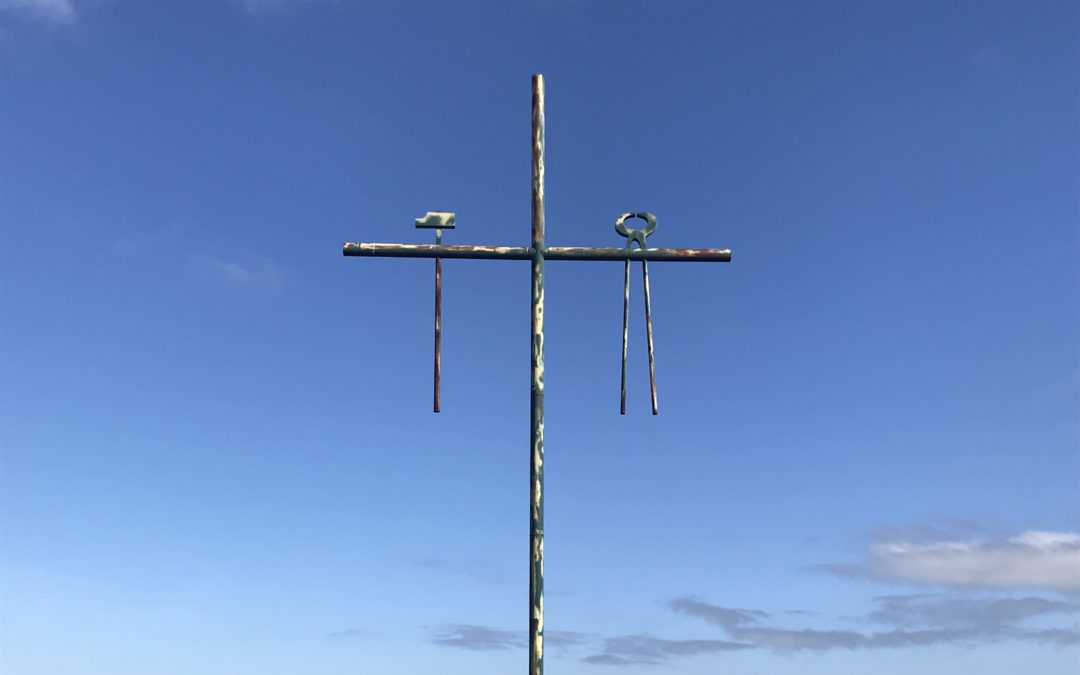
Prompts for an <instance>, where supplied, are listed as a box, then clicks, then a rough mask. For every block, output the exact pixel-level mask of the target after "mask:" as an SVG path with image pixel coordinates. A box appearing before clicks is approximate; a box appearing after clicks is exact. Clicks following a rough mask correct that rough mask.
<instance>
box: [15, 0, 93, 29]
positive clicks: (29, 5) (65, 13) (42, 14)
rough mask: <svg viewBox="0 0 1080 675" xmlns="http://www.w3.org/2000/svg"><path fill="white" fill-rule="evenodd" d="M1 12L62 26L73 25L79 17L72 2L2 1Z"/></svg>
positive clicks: (59, 0)
mask: <svg viewBox="0 0 1080 675" xmlns="http://www.w3.org/2000/svg"><path fill="white" fill-rule="evenodd" d="M0 10H5V11H9V12H17V13H19V14H25V15H28V16H33V17H36V18H39V19H43V20H45V21H51V22H53V23H61V24H66V23H72V22H73V21H75V19H76V18H77V16H78V15H77V14H76V13H75V6H74V5H72V4H71V0H0Z"/></svg>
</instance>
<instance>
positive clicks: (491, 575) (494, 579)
mask: <svg viewBox="0 0 1080 675" xmlns="http://www.w3.org/2000/svg"><path fill="white" fill-rule="evenodd" d="M410 559H411V560H412V562H413V564H415V565H417V566H419V567H423V568H424V569H427V570H436V571H440V572H445V573H447V574H453V575H456V576H460V577H465V578H467V579H472V580H473V581H477V582H480V583H482V584H506V583H510V578H509V577H508V576H507V574H506V572H505V571H503V570H501V569H499V568H497V567H496V566H495V565H493V564H491V563H489V562H485V561H483V560H464V561H451V560H447V559H445V558H434V557H431V556H414V557H412V558H410Z"/></svg>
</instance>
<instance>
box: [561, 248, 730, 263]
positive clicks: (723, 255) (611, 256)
mask: <svg viewBox="0 0 1080 675" xmlns="http://www.w3.org/2000/svg"><path fill="white" fill-rule="evenodd" d="M544 257H545V258H547V259H548V260H648V261H650V262H653V261H655V262H664V261H668V260H679V261H682V262H731V249H729V248H649V249H645V250H641V249H633V250H627V249H625V248H590V247H587V246H548V247H547V248H546V249H545V250H544Z"/></svg>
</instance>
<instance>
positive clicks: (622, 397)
mask: <svg viewBox="0 0 1080 675" xmlns="http://www.w3.org/2000/svg"><path fill="white" fill-rule="evenodd" d="M629 332H630V261H629V260H627V261H626V262H624V263H623V294H622V380H621V382H620V383H619V414H620V415H625V414H626V340H627V337H628V335H629Z"/></svg>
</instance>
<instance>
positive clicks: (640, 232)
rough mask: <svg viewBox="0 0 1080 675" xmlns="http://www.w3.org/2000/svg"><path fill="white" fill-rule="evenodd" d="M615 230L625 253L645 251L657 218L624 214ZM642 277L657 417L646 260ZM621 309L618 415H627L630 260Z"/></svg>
mask: <svg viewBox="0 0 1080 675" xmlns="http://www.w3.org/2000/svg"><path fill="white" fill-rule="evenodd" d="M630 218H638V219H641V220H644V221H645V227H643V228H640V229H639V228H633V227H627V226H626V221H627V220H628V219H630ZM615 231H616V232H618V233H619V234H621V235H622V236H624V237H626V247H625V252H626V253H627V254H629V253H631V252H632V251H633V250H634V244H637V245H638V248H637V250H639V251H644V252H646V253H647V252H648V250H649V249H648V243H647V241H646V240H647V239H648V237H649V235H650V234H652V233H653V232H655V231H656V216H654V215H653V214H651V213H647V212H644V211H642V212H640V213H624V214H622V215H620V216H619V217H618V218H616V219H615ZM641 277H642V282H643V283H644V286H645V335H646V337H647V339H648V343H649V391H650V394H651V395H652V414H654V415H655V414H657V407H656V363H655V361H654V360H653V334H652V300H651V299H650V297H649V261H648V260H647V259H645V258H643V259H642V260H641ZM622 307H623V310H622V324H623V328H622V384H621V385H620V387H619V414H620V415H625V414H626V336H627V330H628V327H629V322H630V260H629V259H627V260H626V262H625V263H624V264H623V306H622Z"/></svg>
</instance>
